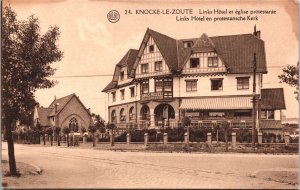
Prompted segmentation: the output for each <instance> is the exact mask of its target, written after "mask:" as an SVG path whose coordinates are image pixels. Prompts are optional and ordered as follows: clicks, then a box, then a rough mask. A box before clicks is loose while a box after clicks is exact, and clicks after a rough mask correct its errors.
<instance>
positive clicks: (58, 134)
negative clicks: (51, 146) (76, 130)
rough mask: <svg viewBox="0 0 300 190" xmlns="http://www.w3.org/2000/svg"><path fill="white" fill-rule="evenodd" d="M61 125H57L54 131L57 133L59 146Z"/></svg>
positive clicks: (58, 144)
mask: <svg viewBox="0 0 300 190" xmlns="http://www.w3.org/2000/svg"><path fill="white" fill-rule="evenodd" d="M60 130H61V129H60V127H55V128H54V131H55V134H56V138H57V146H60Z"/></svg>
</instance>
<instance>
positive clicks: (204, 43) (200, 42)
mask: <svg viewBox="0 0 300 190" xmlns="http://www.w3.org/2000/svg"><path fill="white" fill-rule="evenodd" d="M192 51H193V52H211V51H215V45H214V43H213V42H212V41H211V40H210V39H209V37H208V36H207V34H205V33H204V34H202V36H201V37H200V38H199V39H197V41H196V42H195V44H194V45H193V47H192Z"/></svg>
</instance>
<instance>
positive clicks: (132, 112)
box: [129, 107, 135, 120]
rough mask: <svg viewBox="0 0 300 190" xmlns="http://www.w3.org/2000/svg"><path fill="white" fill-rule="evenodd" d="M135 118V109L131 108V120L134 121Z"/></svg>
mask: <svg viewBox="0 0 300 190" xmlns="http://www.w3.org/2000/svg"><path fill="white" fill-rule="evenodd" d="M134 118H135V113H134V107H131V108H130V109H129V120H134Z"/></svg>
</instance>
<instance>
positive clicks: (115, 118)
mask: <svg viewBox="0 0 300 190" xmlns="http://www.w3.org/2000/svg"><path fill="white" fill-rule="evenodd" d="M110 117H111V122H116V121H117V116H116V111H115V110H113V111H112V112H111V116H110Z"/></svg>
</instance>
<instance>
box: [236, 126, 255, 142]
mask: <svg viewBox="0 0 300 190" xmlns="http://www.w3.org/2000/svg"><path fill="white" fill-rule="evenodd" d="M255 131H256V130H255ZM236 138H237V142H240V143H251V142H252V131H251V129H249V128H246V127H241V128H239V129H237V130H236ZM256 138H257V132H256ZM256 141H257V139H256Z"/></svg>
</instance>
